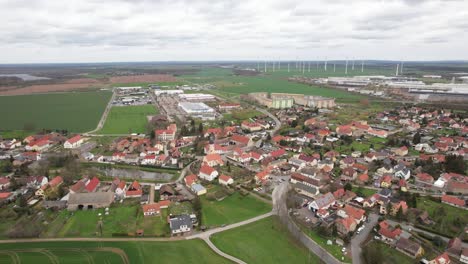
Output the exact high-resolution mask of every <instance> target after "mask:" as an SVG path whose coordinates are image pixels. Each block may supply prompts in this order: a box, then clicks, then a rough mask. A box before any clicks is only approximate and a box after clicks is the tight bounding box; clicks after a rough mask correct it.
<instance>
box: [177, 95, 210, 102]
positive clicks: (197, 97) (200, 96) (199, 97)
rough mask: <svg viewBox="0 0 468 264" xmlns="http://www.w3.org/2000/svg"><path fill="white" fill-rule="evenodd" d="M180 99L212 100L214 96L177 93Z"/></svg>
mask: <svg viewBox="0 0 468 264" xmlns="http://www.w3.org/2000/svg"><path fill="white" fill-rule="evenodd" d="M179 98H180V100H183V101H190V102H205V101H214V100H215V99H216V97H215V96H214V95H212V94H201V93H194V94H179Z"/></svg>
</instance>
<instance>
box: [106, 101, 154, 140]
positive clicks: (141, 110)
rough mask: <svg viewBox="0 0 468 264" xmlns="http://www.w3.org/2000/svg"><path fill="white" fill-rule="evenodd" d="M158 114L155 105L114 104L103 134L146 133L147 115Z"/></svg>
mask: <svg viewBox="0 0 468 264" xmlns="http://www.w3.org/2000/svg"><path fill="white" fill-rule="evenodd" d="M155 114H157V111H156V109H155V108H154V106H153V105H138V106H114V107H112V108H111V110H110V112H109V115H108V116H107V119H106V123H105V124H104V126H103V128H102V129H101V130H100V131H99V133H101V134H130V133H146V132H147V131H146V124H147V123H148V121H147V116H149V115H155Z"/></svg>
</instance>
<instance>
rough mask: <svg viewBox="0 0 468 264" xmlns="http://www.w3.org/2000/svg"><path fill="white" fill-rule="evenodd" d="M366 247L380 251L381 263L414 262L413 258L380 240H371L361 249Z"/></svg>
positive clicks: (403, 263)
mask: <svg viewBox="0 0 468 264" xmlns="http://www.w3.org/2000/svg"><path fill="white" fill-rule="evenodd" d="M366 248H368V249H372V250H375V251H377V252H379V253H380V256H381V260H382V261H383V262H381V263H382V264H394V263H398V264H411V263H415V260H414V259H412V258H410V257H408V256H406V255H405V254H403V253H401V252H400V251H398V250H396V249H394V248H391V247H390V246H388V245H386V244H384V243H381V242H377V241H374V242H371V243H369V244H368V245H366V247H365V248H364V249H363V250H365V249H366Z"/></svg>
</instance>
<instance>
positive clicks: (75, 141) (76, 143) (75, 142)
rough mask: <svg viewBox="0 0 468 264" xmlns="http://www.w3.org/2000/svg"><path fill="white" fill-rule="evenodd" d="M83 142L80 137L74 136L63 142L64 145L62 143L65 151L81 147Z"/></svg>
mask: <svg viewBox="0 0 468 264" xmlns="http://www.w3.org/2000/svg"><path fill="white" fill-rule="evenodd" d="M83 141H84V140H83V138H82V137H81V135H76V136H74V137H71V138H69V139H68V140H67V141H65V143H63V147H64V148H66V149H73V148H78V147H80V146H81V144H83Z"/></svg>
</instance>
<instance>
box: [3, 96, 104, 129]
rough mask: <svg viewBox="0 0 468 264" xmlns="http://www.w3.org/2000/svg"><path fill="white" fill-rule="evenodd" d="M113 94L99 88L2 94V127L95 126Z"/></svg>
mask: <svg viewBox="0 0 468 264" xmlns="http://www.w3.org/2000/svg"><path fill="white" fill-rule="evenodd" d="M111 95H112V93H111V92H109V91H96V92H75V93H53V94H35V95H18V96H0V113H2V114H1V115H0V124H1V125H0V131H7V130H23V129H24V128H25V127H29V129H31V130H41V129H67V130H69V131H71V132H85V131H89V130H92V129H94V128H96V125H97V123H98V122H99V119H100V118H101V115H102V113H103V112H104V109H105V108H106V105H107V103H108V101H109V99H110V97H111ZM0 134H2V132H0Z"/></svg>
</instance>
